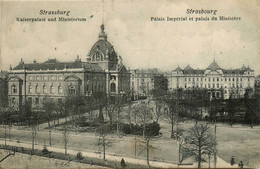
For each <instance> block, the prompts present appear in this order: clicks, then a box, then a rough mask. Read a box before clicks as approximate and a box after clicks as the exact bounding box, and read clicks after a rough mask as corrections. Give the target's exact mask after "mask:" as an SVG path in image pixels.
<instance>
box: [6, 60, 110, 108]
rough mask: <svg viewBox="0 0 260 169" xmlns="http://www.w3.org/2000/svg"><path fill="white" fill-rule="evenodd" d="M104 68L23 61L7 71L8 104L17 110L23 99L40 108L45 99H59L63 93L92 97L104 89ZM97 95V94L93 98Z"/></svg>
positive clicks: (69, 63)
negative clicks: (8, 72)
mask: <svg viewBox="0 0 260 169" xmlns="http://www.w3.org/2000/svg"><path fill="white" fill-rule="evenodd" d="M105 78H106V77H105V73H104V71H103V70H102V69H101V68H100V67H99V66H98V65H95V64H90V63H86V62H85V63H84V62H82V61H81V60H80V59H79V58H77V59H76V60H75V62H59V61H58V60H56V59H49V60H47V61H46V62H43V63H37V62H36V61H35V60H34V62H33V63H28V64H25V63H24V62H23V60H21V62H20V63H19V65H17V66H16V67H15V68H13V69H11V70H10V74H9V78H8V88H9V92H8V96H9V97H8V98H9V107H12V108H14V109H19V108H20V107H21V106H22V104H23V103H24V102H25V100H27V101H29V102H30V103H31V105H32V108H37V107H42V106H43V104H44V102H45V101H46V99H49V98H50V99H51V100H53V101H56V102H62V101H63V99H64V98H65V97H66V96H70V95H82V96H95V94H97V93H98V92H105V91H106V84H105ZM99 99H100V98H98V97H96V98H95V101H99Z"/></svg>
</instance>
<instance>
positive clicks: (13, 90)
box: [11, 85, 17, 93]
mask: <svg viewBox="0 0 260 169" xmlns="http://www.w3.org/2000/svg"><path fill="white" fill-rule="evenodd" d="M11 92H12V93H17V88H16V85H12V87H11Z"/></svg>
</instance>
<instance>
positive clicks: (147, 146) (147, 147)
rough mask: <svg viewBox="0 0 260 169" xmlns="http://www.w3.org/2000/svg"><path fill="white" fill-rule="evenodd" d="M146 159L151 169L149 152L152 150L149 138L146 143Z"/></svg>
mask: <svg viewBox="0 0 260 169" xmlns="http://www.w3.org/2000/svg"><path fill="white" fill-rule="evenodd" d="M146 150H147V151H146V157H147V165H148V167H149V168H150V164H149V150H150V148H149V138H147V141H146Z"/></svg>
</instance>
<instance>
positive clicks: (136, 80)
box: [130, 69, 167, 100]
mask: <svg viewBox="0 0 260 169" xmlns="http://www.w3.org/2000/svg"><path fill="white" fill-rule="evenodd" d="M130 72H131V82H130V83H131V91H132V97H133V99H134V100H136V99H138V97H144V96H145V97H146V96H150V95H152V94H153V92H154V91H155V90H163V91H166V90H167V79H166V78H165V77H164V75H163V73H161V72H159V71H158V70H157V69H141V70H140V69H134V70H131V71H130Z"/></svg>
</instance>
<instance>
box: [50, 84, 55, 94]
mask: <svg viewBox="0 0 260 169" xmlns="http://www.w3.org/2000/svg"><path fill="white" fill-rule="evenodd" d="M50 93H54V87H53V85H52V86H51V87H50Z"/></svg>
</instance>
